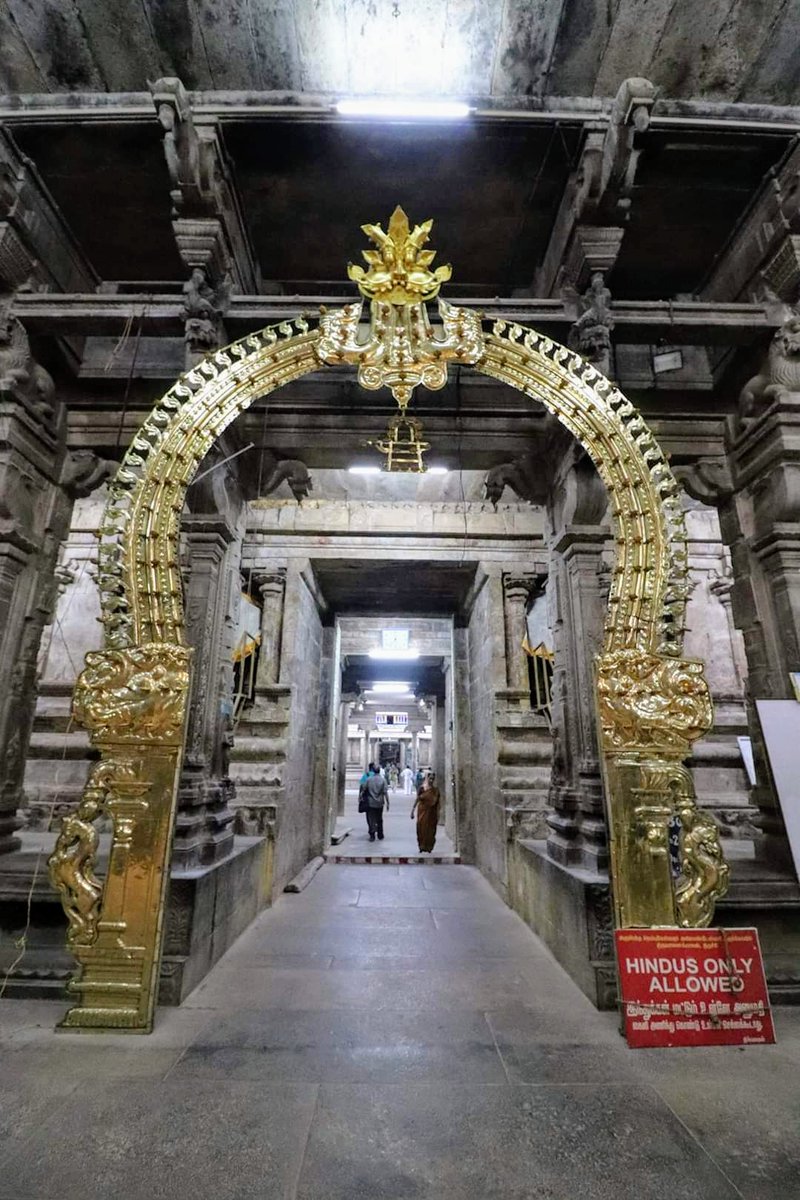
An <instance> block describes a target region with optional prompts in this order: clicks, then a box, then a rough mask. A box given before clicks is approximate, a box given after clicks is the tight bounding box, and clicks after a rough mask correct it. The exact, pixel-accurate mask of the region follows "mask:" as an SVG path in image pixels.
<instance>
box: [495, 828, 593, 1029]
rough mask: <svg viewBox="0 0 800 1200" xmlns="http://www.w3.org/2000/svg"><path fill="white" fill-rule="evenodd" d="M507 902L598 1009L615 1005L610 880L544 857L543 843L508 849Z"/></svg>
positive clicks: (513, 845)
mask: <svg viewBox="0 0 800 1200" xmlns="http://www.w3.org/2000/svg"><path fill="white" fill-rule="evenodd" d="M508 876H509V886H508V902H509V904H510V905H511V907H512V908H513V909H514V911H515V912H517V913H519V915H520V916H521V917H522V919H523V921H524V922H525V923H526V925H529V926H530V928H531V929H532V930H533V931H534V933H537V934H538V935H539V937H540V938H541V939H542V941H543V942H544V943H545V944H546V945H547V946H548V947H549V949H550V950H551V951H552V952H553V954H554V955H555V957H556V958H557V959H558V961H559V962H560V963H561V966H562V967H563V968H564V970H565V971H566V972H567V974H568V975H569V976H570V977H571V978H572V979H573V980H574V981H575V983H576V984H577V985H578V987H579V988H580V989H581V991H582V992H584V993H585V994H586V995H587V996H588V997H589V999H590V1000H591V1002H592V1004H594V1005H595V1007H596V1008H601V1009H612V1008H614V1006H615V1004H616V968H615V965H614V940H613V932H612V921H611V904H610V894H609V884H608V877H607V876H604V875H596V874H593V873H592V872H591V871H587V870H584V869H582V868H580V867H569V866H564V865H563V864H561V863H557V862H555V861H554V860H553V859H552V858H550V857H548V854H547V844H546V842H544V841H527V840H521V841H514V842H512V843H511V844H510V845H509V847H508Z"/></svg>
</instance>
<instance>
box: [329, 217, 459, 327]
mask: <svg viewBox="0 0 800 1200" xmlns="http://www.w3.org/2000/svg"><path fill="white" fill-rule="evenodd" d="M432 227H433V221H423V222H422V224H421V225H415V226H414V228H413V229H411V228H410V226H409V224H408V217H407V216H406V214H405V213H404V212H403V210H402V208H401V207H400V205H399V204H398V206H397V208H396V209H395V210H394V212H393V213H392V215H391V218H390V220H389V227H388V232H386V233H384V231H383V229H382V228H381V227H380V225H362V226H361V228H362V229H363V231H364V233H365V234H366V235H367V237H368V238H369V240H370V241H371V242H374V244H375V245H376V246H377V247H378V249H377V250H362V252H361V253H362V254H363V256H364V260H365V262H366V263H367V266H368V269H367V270H366V271H365V270H364V268H363V267H358V266H354V264H353V263H350V264H349V265H348V267H347V274H348V276H349V278H350V279H352V280H353V281H354V282H355V283H357V284H358V290H359V291H360V292H361V294H362V295H363V296H366V297H367V298H368V299H370V300H383V301H385V302H386V303H388V304H419V303H421V302H422V301H423V300H433V298H434V296H435V295H436V294H437V292H438V291H439V288H440V287H441V286H442V284H443V283H445V282H446V281H447V280H448V279H449V278H450V276H451V274H452V271H453V268H452V267H450V266H443V267H437V268H436V270H435V271H431V270H429V268H430V265H431V263H432V262H433V260H434V258H435V257H436V251H435V250H423V246H424V245H425V243H426V242H427V240H428V235H429V234H430V231H431V228H432Z"/></svg>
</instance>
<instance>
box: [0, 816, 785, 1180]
mask: <svg viewBox="0 0 800 1200" xmlns="http://www.w3.org/2000/svg"><path fill="white" fill-rule="evenodd" d="M398 820H399V814H398ZM408 824H409V825H410V822H408ZM55 1009H56V1006H55V1005H54V1003H53V1002H52V1001H35V1000H25V1001H23V1000H8V1001H6V1002H4V1003H3V1004H2V1005H0V1041H1V1042H2V1049H3V1070H2V1074H0V1198H1V1200H52V1197H53V1196H55V1195H58V1196H59V1197H61V1198H62V1200H73V1198H77V1197H80V1198H81V1200H100V1198H101V1197H102V1198H103V1200H106V1198H107V1197H109V1196H118V1197H120V1200H123V1198H124V1200H145V1198H146V1200H161V1198H162V1197H170V1198H171V1200H172V1198H174V1200H183V1197H190V1198H191V1200H212V1198H213V1200H220V1198H221V1197H225V1198H226V1200H251V1198H256V1197H258V1200H278V1198H281V1200H295V1198H296V1200H322V1198H323V1197H324V1198H325V1200H340V1198H341V1200H345V1198H347V1200H400V1198H415V1200H423V1198H425V1200H434V1198H435V1200H445V1198H446V1200H490V1198H500V1197H502V1198H503V1200H532V1198H534V1197H536V1198H539V1197H541V1198H544V1197H547V1200H574V1197H575V1196H577V1195H580V1196H582V1197H584V1198H585V1200H606V1198H613V1200H629V1198H630V1200H633V1198H634V1197H636V1198H637V1200H639V1198H642V1200H645V1198H646V1200H657V1198H659V1197H669V1200H728V1198H731V1200H732V1198H734V1197H740V1198H741V1197H744V1198H745V1200H778V1198H780V1200H788V1197H791V1196H795V1195H797V1185H798V1179H799V1178H800V1148H798V1142H797V1136H796V1132H797V1122H798V1115H799V1114H798V1104H797V1092H796V1086H795V1085H794V1082H793V1081H794V1079H795V1078H796V1074H797V1070H798V1068H800V1009H798V1008H779V1009H778V1010H777V1011H776V1014H775V1016H776V1023H777V1028H778V1038H779V1044H778V1045H777V1046H759V1047H754V1048H752V1049H746V1050H737V1049H732V1048H723V1049H719V1050H710V1049H706V1050H666V1051H639V1052H633V1051H630V1050H628V1049H627V1048H626V1047H625V1045H624V1043H623V1042H622V1040H621V1039H620V1038H619V1036H618V1034H617V1031H616V1016H615V1015H614V1014H613V1013H602V1012H597V1011H596V1010H595V1008H594V1007H593V1006H592V1004H591V1003H590V1002H589V1000H588V999H586V997H585V996H584V995H582V994H581V992H580V991H579V990H578V988H577V987H576V986H575V985H574V984H573V983H572V981H571V980H570V979H569V978H568V976H567V975H566V974H565V973H564V971H563V970H562V969H561V967H560V966H559V965H558V964H557V963H556V962H555V960H554V959H553V958H552V957H551V955H550V953H549V952H548V951H547V949H546V948H545V947H544V946H543V944H542V943H541V942H540V941H539V940H538V939H537V938H536V936H535V935H534V934H533V933H531V931H530V930H529V929H528V928H527V927H526V926H525V925H524V924H523V922H522V921H521V920H520V919H519V918H518V917H517V916H516V915H515V914H514V913H513V912H511V910H510V909H509V908H507V907H506V906H505V905H504V904H503V903H502V901H501V900H500V899H498V898H497V897H496V895H495V894H494V892H493V891H492V889H491V887H490V886H489V884H488V883H487V882H486V881H485V880H484V879H483V878H482V877H481V875H480V874H479V872H478V871H477V870H476V869H474V868H471V867H467V866H447V865H445V866H431V867H428V866H424V867H423V866H405V867H397V866H358V865H335V866H334V865H330V864H327V865H326V866H324V867H323V868H322V869H321V870H320V871H319V872H318V874H317V875H316V876H315V878H314V879H313V880H312V882H311V884H310V885H309V886H308V887H307V888H306V889H305V891H303V892H301V893H300V894H299V895H282V896H281V897H280V898H279V899H278V900H277V902H276V903H275V905H274V906H273V907H272V908H270V909H268V910H265V911H264V912H262V913H261V915H260V916H259V917H258V918H257V920H256V921H255V922H254V923H253V924H252V925H251V927H250V928H249V929H248V930H247V932H246V933H244V934H243V935H242V936H241V937H240V938H239V939H238V941H237V942H236V943H235V944H234V945H233V947H232V948H231V949H230V950H229V951H228V953H227V954H226V955H225V956H224V958H223V959H222V960H221V961H220V962H219V963H218V964H217V966H216V967H215V968H214V969H213V970H212V971H211V973H210V974H209V975H208V976H207V977H206V979H205V980H204V981H203V982H202V983H201V984H200V986H199V987H197V988H196V989H195V990H194V992H192V994H191V995H190V996H189V997H188V999H187V1000H186V1001H185V1003H184V1004H183V1006H182V1007H180V1008H161V1009H159V1012H158V1015H157V1019H156V1028H155V1032H154V1033H153V1034H152V1036H150V1037H143V1038H131V1037H130V1036H125V1035H120V1034H108V1035H104V1036H103V1037H102V1038H98V1037H93V1036H92V1035H80V1034H70V1033H61V1034H57V1033H55V1032H53V1021H54V1016H55Z"/></svg>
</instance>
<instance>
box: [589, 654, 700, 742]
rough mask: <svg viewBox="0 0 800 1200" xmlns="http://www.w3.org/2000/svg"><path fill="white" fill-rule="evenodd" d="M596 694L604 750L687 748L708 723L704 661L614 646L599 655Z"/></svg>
mask: <svg viewBox="0 0 800 1200" xmlns="http://www.w3.org/2000/svg"><path fill="white" fill-rule="evenodd" d="M597 699H598V705H599V711H600V721H601V724H602V729H603V738H604V742H605V746H606V749H607V750H610V751H615V750H616V751H624V750H662V751H663V750H665V751H672V752H674V753H676V754H680V755H681V757H683V756H685V755H686V754H687V753H688V752H689V748H690V746H691V743H692V742H694V741H695V740H696V739H697V738H699V737H701V736H702V735H703V734H704V733H706V732H707V731H708V730H709V729H710V728H711V722H712V709H711V698H710V696H709V692H708V684H707V683H706V681H705V678H704V675H703V664H702V663H701V662H696V661H694V660H692V659H684V658H668V657H666V656H664V655H659V654H648V653H646V652H644V651H641V650H631V649H628V650H615V651H613V652H612V653H611V654H603V655H601V656H600V658H599V660H598V672H597Z"/></svg>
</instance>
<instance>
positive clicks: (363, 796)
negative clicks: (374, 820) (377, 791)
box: [358, 763, 375, 829]
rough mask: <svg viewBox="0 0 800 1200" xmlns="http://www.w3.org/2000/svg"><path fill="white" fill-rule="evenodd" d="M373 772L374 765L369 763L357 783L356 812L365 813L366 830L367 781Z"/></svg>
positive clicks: (367, 816)
mask: <svg viewBox="0 0 800 1200" xmlns="http://www.w3.org/2000/svg"><path fill="white" fill-rule="evenodd" d="M374 770H375V764H374V763H370V764H369V766H368V767H367V769H366V771H365V772H364V774H363V775H362V776H361V778H360V779H359V781H358V811H359V812H360V813H365V814H366V818H367V829H369V808H368V806H367V780H368V779H369V777H370V775H371V774H372V772H373V771H374Z"/></svg>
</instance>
